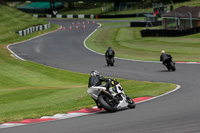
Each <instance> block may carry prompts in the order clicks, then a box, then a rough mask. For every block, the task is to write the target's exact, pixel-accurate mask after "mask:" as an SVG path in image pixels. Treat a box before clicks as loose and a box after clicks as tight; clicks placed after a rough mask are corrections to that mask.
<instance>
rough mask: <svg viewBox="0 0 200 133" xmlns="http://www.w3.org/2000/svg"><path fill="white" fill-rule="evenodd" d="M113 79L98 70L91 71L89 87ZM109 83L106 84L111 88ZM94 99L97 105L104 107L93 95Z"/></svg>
mask: <svg viewBox="0 0 200 133" xmlns="http://www.w3.org/2000/svg"><path fill="white" fill-rule="evenodd" d="M111 80H112V79H110V78H104V77H103V76H101V75H100V73H99V72H98V71H97V70H94V71H91V72H90V78H89V83H88V87H89V88H90V87H92V86H100V85H101V84H102V82H108V81H111ZM109 87H110V86H109V84H106V88H107V90H109ZM92 99H93V100H94V101H95V103H96V105H97V107H98V108H99V109H102V107H101V106H100V105H99V104H98V101H97V100H95V99H94V98H93V97H92Z"/></svg>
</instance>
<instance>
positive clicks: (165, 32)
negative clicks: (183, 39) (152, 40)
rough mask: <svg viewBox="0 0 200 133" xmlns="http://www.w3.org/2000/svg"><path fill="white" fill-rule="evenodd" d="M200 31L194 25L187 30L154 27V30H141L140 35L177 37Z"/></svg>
mask: <svg viewBox="0 0 200 133" xmlns="http://www.w3.org/2000/svg"><path fill="white" fill-rule="evenodd" d="M196 33H200V27H195V28H191V29H187V30H165V29H160V30H159V29H155V30H150V29H147V30H142V31H141V36H142V37H179V36H186V35H192V34H196Z"/></svg>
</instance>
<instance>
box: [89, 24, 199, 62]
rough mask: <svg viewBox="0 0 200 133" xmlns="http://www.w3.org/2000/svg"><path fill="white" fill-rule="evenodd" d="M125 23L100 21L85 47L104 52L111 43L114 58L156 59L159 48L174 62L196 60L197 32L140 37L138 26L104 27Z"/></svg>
mask: <svg viewBox="0 0 200 133" xmlns="http://www.w3.org/2000/svg"><path fill="white" fill-rule="evenodd" d="M120 24H121V25H124V24H127V23H102V27H104V28H102V29H98V30H97V31H96V32H95V33H94V34H93V35H92V36H91V37H90V38H89V39H88V40H87V41H86V44H87V46H88V47H89V48H91V49H93V50H95V51H97V52H100V53H103V54H104V53H105V51H106V50H107V48H108V47H109V46H111V47H112V48H113V49H114V50H115V53H116V56H117V57H121V58H128V59H136V60H148V61H159V56H160V51H161V50H165V51H167V53H169V54H171V55H172V56H173V58H174V60H175V61H197V62H200V53H199V51H200V44H199V42H200V34H194V35H189V36H184V37H141V33H140V31H141V30H143V29H145V28H142V27H139V28H136V27H134V28H133V27H118V28H105V27H106V26H116V25H120Z"/></svg>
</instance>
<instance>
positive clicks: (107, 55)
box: [105, 47, 115, 65]
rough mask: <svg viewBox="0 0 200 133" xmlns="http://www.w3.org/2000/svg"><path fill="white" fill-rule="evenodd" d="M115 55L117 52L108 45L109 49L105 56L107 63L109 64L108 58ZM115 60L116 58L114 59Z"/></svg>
mask: <svg viewBox="0 0 200 133" xmlns="http://www.w3.org/2000/svg"><path fill="white" fill-rule="evenodd" d="M114 57H115V52H114V50H113V49H112V48H111V47H108V50H107V51H106V53H105V58H106V61H107V65H109V63H108V60H109V59H111V58H114ZM114 61H115V60H114Z"/></svg>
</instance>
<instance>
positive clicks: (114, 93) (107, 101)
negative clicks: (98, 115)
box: [87, 81, 136, 112]
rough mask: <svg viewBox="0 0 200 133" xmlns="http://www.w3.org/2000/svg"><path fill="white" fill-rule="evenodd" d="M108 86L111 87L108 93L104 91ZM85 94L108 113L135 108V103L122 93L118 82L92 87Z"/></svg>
mask: <svg viewBox="0 0 200 133" xmlns="http://www.w3.org/2000/svg"><path fill="white" fill-rule="evenodd" d="M108 84H112V85H113V87H110V88H109V91H107V89H106V86H107V85H108ZM87 92H88V93H89V94H90V95H91V96H92V97H93V98H94V99H95V100H97V101H98V103H99V104H100V106H101V107H102V108H104V109H105V110H106V111H108V112H116V111H117V110H120V109H125V108H127V107H129V108H135V106H136V105H135V102H134V101H133V100H132V99H131V98H130V97H128V96H127V95H126V94H125V93H124V91H123V88H122V87H121V85H120V83H119V82H118V81H108V82H107V83H105V84H103V85H101V86H92V87H90V88H89V89H88V90H87Z"/></svg>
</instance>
